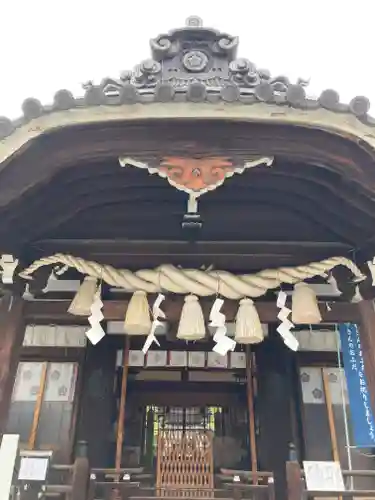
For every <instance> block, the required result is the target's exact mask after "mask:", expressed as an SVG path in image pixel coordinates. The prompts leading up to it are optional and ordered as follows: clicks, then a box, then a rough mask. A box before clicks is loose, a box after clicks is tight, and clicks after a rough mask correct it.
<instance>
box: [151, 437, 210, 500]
mask: <svg viewBox="0 0 375 500" xmlns="http://www.w3.org/2000/svg"><path fill="white" fill-rule="evenodd" d="M212 437H213V435H212V432H211V431H206V430H195V429H194V430H193V429H192V430H190V429H188V430H173V429H172V430H161V431H160V432H159V435H158V449H157V450H158V451H157V488H158V495H160V496H173V497H176V496H179V497H200V498H202V497H205V498H208V497H213V487H214V478H213V471H214V468H213V450H212Z"/></svg>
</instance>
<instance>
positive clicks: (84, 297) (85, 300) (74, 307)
mask: <svg viewBox="0 0 375 500" xmlns="http://www.w3.org/2000/svg"><path fill="white" fill-rule="evenodd" d="M97 289H98V283H97V279H96V278H92V277H91V276H86V277H85V278H84V280H83V282H82V284H81V286H80V287H79V289H78V291H77V293H76V295H75V297H74V299H73V300H72V303H71V304H70V306H69V309H68V312H69V313H70V314H74V315H75V316H89V315H90V312H91V305H92V303H93V302H94V298H95V294H96V292H97Z"/></svg>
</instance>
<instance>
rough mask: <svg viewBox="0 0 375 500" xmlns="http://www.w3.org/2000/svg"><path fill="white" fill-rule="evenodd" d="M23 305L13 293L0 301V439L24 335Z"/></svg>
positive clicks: (21, 300) (3, 430)
mask: <svg viewBox="0 0 375 500" xmlns="http://www.w3.org/2000/svg"><path fill="white" fill-rule="evenodd" d="M23 306H24V302H23V299H22V298H20V297H16V296H13V295H6V296H5V297H3V298H2V299H1V301H0V440H1V436H2V435H3V434H4V432H5V427H6V424H7V420H8V413H9V407H10V402H11V397H12V392H13V386H14V381H15V378H16V374H17V367H18V361H19V354H20V349H21V346H22V342H23V339H24V336H25V322H24V315H23Z"/></svg>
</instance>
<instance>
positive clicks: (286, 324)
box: [276, 290, 299, 351]
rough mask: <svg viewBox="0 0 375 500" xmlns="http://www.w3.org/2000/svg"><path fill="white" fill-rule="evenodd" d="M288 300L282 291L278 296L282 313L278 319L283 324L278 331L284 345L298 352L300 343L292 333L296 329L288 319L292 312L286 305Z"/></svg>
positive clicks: (277, 303)
mask: <svg viewBox="0 0 375 500" xmlns="http://www.w3.org/2000/svg"><path fill="white" fill-rule="evenodd" d="M286 298H287V295H286V293H285V292H283V291H282V290H280V292H279V294H278V296H277V302H276V305H277V307H279V308H280V312H279V314H278V315H277V317H278V319H279V320H280V321H281V323H280V325H279V326H278V327H277V331H278V333H279V334H280V336H281V338H282V339H283V341H284V344H285V345H286V346H287V347H289V349H291V350H292V351H298V346H299V342H298V340H297V339H296V337H295V336H294V335H293V334H292V333H291V332H290V330H291V329H292V328H294V325H293V323H292V322H291V321H290V320H289V319H288V316H289V314H290V313H291V312H292V311H291V310H290V309H289V308H288V307H286V305H285V303H286Z"/></svg>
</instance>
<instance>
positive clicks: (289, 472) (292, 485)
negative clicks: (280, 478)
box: [286, 462, 303, 500]
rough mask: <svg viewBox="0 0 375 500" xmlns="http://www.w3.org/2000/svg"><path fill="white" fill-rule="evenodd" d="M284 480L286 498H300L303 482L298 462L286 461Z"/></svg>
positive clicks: (293, 499) (297, 499) (294, 499)
mask: <svg viewBox="0 0 375 500" xmlns="http://www.w3.org/2000/svg"><path fill="white" fill-rule="evenodd" d="M286 480H287V489H288V500H301V499H302V498H303V483H302V478H301V468H300V465H299V463H298V462H287V463H286Z"/></svg>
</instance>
